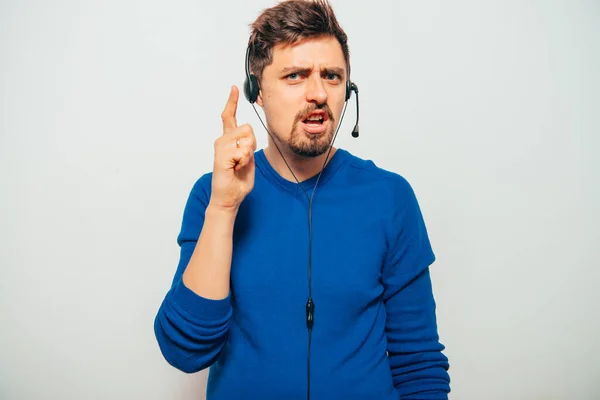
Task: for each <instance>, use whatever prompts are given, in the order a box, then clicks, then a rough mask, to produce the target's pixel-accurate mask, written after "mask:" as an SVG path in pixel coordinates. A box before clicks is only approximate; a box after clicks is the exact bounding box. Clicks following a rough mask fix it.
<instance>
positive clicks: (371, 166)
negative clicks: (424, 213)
mask: <svg viewBox="0 0 600 400" xmlns="http://www.w3.org/2000/svg"><path fill="white" fill-rule="evenodd" d="M338 151H339V150H338ZM342 151H343V152H344V153H345V154H344V155H345V159H346V162H345V164H346V166H347V167H348V170H349V173H350V174H351V175H352V177H353V179H352V181H353V183H355V184H357V185H368V186H369V190H372V191H374V192H373V194H378V195H380V196H382V197H383V198H382V197H380V199H385V198H387V199H389V200H390V201H392V202H393V204H394V205H397V204H398V202H399V201H402V200H403V199H404V200H410V199H412V198H413V197H414V196H415V193H414V190H413V187H412V185H411V183H410V182H409V180H408V179H407V178H406V177H405V176H404V175H402V174H401V173H400V172H396V171H392V170H389V169H386V168H383V167H381V166H379V165H378V164H377V163H376V162H375V161H373V160H370V159H365V158H361V157H359V156H356V155H354V154H352V153H350V152H348V151H347V150H342Z"/></svg>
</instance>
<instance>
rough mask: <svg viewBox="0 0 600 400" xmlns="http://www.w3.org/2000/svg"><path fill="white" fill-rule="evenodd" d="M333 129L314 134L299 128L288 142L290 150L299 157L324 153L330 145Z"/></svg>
mask: <svg viewBox="0 0 600 400" xmlns="http://www.w3.org/2000/svg"><path fill="white" fill-rule="evenodd" d="M332 139H333V131H332V130H328V131H326V132H324V133H322V134H319V135H315V134H312V133H308V132H306V131H304V130H303V129H299V130H298V131H297V132H296V134H295V135H293V136H292V139H291V140H290V142H289V143H288V145H289V147H290V150H292V152H293V153H294V154H297V155H299V156H301V157H307V158H314V157H318V156H320V155H323V154H325V153H326V152H327V151H328V150H329V147H330V146H331V145H332V143H331V140H332Z"/></svg>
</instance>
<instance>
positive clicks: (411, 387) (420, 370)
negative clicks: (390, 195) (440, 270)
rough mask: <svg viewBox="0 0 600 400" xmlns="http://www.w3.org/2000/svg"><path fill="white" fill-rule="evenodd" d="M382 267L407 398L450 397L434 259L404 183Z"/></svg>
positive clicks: (389, 328)
mask: <svg viewBox="0 0 600 400" xmlns="http://www.w3.org/2000/svg"><path fill="white" fill-rule="evenodd" d="M401 182H402V184H401V186H400V192H399V194H400V197H399V199H400V202H399V204H398V207H397V211H396V213H395V214H394V215H393V219H392V220H391V223H392V229H393V232H394V233H393V234H392V236H391V241H390V243H389V252H388V254H387V257H386V264H385V266H384V270H383V283H384V301H385V308H386V313H387V322H386V334H387V339H388V355H389V359H390V366H391V369H392V376H393V380H394V386H395V387H396V390H397V391H398V393H399V394H400V399H403V400H405V399H406V400H417V399H418V400H442V399H443V400H445V399H447V398H448V393H449V392H450V376H449V374H448V369H449V363H448V358H447V357H446V356H445V355H444V354H443V353H442V351H443V350H444V349H445V347H444V346H443V345H442V344H441V343H440V342H439V336H438V330H437V321H436V314H435V309H436V304H435V300H434V297H433V291H432V284H431V278H430V274H429V266H430V265H431V264H432V263H433V262H434V261H435V255H434V253H433V250H432V248H431V245H430V242H429V238H428V235H427V231H426V227H425V223H424V221H423V217H422V214H421V211H420V208H419V205H418V202H417V199H416V196H415V194H414V192H413V190H412V188H411V187H410V185H409V183H408V182H407V181H405V180H402V181H401Z"/></svg>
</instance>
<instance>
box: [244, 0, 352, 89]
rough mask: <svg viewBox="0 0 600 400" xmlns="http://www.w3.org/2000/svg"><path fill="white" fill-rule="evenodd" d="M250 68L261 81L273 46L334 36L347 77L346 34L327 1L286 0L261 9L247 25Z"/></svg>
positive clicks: (348, 64)
mask: <svg viewBox="0 0 600 400" xmlns="http://www.w3.org/2000/svg"><path fill="white" fill-rule="evenodd" d="M250 29H251V33H250V39H249V41H248V46H249V47H250V71H251V73H253V74H254V75H256V77H257V78H258V79H259V80H260V78H261V76H262V72H263V69H264V68H265V67H266V66H267V65H269V64H271V63H272V62H273V47H275V45H277V44H287V45H293V44H296V43H298V42H300V41H301V40H303V39H307V38H313V37H317V36H323V35H330V36H334V37H335V38H336V39H337V40H338V42H339V43H340V45H341V46H342V52H343V53H344V59H345V61H346V69H347V72H348V78H349V76H350V52H349V50H348V37H347V36H346V33H345V32H344V30H343V29H342V27H341V26H340V24H339V23H338V21H337V19H336V17H335V14H334V12H333V9H332V7H331V5H330V4H329V3H328V1H327V0H285V1H282V2H280V3H279V4H277V5H276V6H273V7H271V8H267V9H266V10H263V12H262V13H261V14H260V15H259V16H258V18H257V19H256V21H254V23H252V24H251V25H250Z"/></svg>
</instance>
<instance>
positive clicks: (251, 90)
mask: <svg viewBox="0 0 600 400" xmlns="http://www.w3.org/2000/svg"><path fill="white" fill-rule="evenodd" d="M259 91H260V87H259V84H258V79H257V78H256V75H254V74H251V73H250V43H249V44H248V48H247V49H246V79H245V81H244V96H245V97H246V100H248V101H249V102H250V104H251V105H252V108H254V112H256V115H257V116H258V119H259V120H260V122H261V124H262V125H263V127H264V128H265V130H266V131H267V133H268V134H269V136H271V138H272V139H273V143H274V144H275V147H276V148H277V151H278V152H279V154H280V155H281V158H282V159H283V161H284V162H285V164H286V165H287V167H288V169H289V170H290V172H291V173H292V176H293V177H294V179H296V182H297V183H298V185H299V186H300V188H301V189H302V191H303V192H304V194H305V195H306V199H307V200H308V232H309V242H308V300H307V302H306V327H307V329H308V352H307V353H308V354H307V388H306V398H307V400H310V345H311V339H312V328H313V325H314V322H315V318H314V315H315V314H314V312H315V304H314V301H313V298H312V242H313V239H312V238H313V231H312V204H313V198H314V195H315V192H316V190H317V185H318V183H319V179H320V178H321V174H322V173H323V169H324V168H325V165H326V164H327V160H328V159H329V155H330V154H331V148H332V147H333V142H334V141H335V138H336V136H337V133H338V131H339V129H340V127H341V126H342V121H343V119H344V114H345V113H346V107H347V106H348V100H349V99H350V96H351V95H352V92H354V93H356V124H355V125H354V129H352V137H355V138H357V137H358V87H357V86H356V84H354V82H352V81H351V80H350V79H348V80H346V97H345V103H346V104H345V106H344V111H343V112H342V117H341V119H340V123H339V125H338V128H337V129H336V131H335V135H334V136H333V139H332V141H331V144H330V146H329V152H328V153H327V157H325V161H324V162H323V167H322V168H321V172H320V173H319V176H318V177H317V181H316V182H315V186H314V188H313V191H312V195H311V197H309V196H308V193H306V190H305V189H304V187H303V186H302V185H300V182H299V181H298V178H296V175H295V174H294V171H292V168H291V167H290V165H289V164H288V163H287V161H286V160H285V157H284V156H283V153H282V152H281V150H280V149H279V146H277V141H276V140H275V138H273V135H271V132H269V130H268V129H267V127H266V125H265V123H264V122H263V120H262V118H261V117H260V115H259V113H258V111H257V110H256V107H255V106H254V103H255V102H256V99H257V98H258V94H259Z"/></svg>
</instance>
